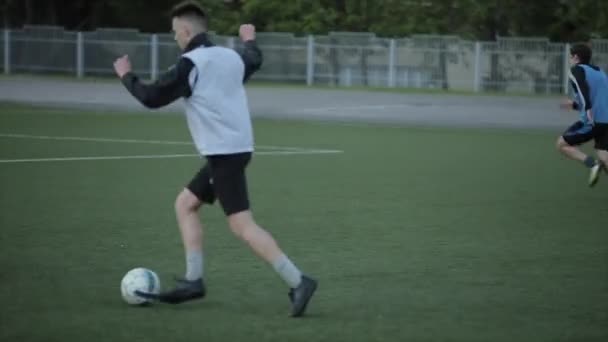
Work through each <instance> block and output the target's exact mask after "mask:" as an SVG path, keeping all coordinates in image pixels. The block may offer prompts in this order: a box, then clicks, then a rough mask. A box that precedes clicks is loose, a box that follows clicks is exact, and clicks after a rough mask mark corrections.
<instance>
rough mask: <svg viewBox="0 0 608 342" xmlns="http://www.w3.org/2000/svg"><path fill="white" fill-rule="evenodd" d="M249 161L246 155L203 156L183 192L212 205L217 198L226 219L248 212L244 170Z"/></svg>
mask: <svg viewBox="0 0 608 342" xmlns="http://www.w3.org/2000/svg"><path fill="white" fill-rule="evenodd" d="M250 160H251V153H250V152H245V153H236V154H226V155H215V156H207V164H206V165H205V166H203V167H202V168H201V169H200V170H199V172H198V173H197V174H196V176H194V178H193V179H192V180H191V181H190V183H189V184H188V186H187V188H188V190H190V191H191V192H192V193H193V194H194V195H195V196H196V197H197V198H198V199H199V200H200V201H201V202H204V203H208V204H213V203H214V202H215V199H216V198H217V199H218V200H219V202H220V205H221V206H222V209H223V210H224V213H225V214H226V216H230V215H232V214H236V213H239V212H241V211H245V210H249V196H248V192H247V177H246V176H245V169H246V168H247V165H248V164H249V161H250Z"/></svg>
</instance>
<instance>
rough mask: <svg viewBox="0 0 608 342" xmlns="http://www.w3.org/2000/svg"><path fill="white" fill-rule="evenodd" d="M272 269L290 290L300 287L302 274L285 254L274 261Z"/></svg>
mask: <svg viewBox="0 0 608 342" xmlns="http://www.w3.org/2000/svg"><path fill="white" fill-rule="evenodd" d="M272 267H273V268H274V270H275V271H276V272H277V273H278V274H279V275H280V276H281V278H282V279H283V280H284V281H285V282H286V283H287V285H289V287H290V288H296V287H298V285H300V281H301V280H302V272H300V270H299V269H298V268H297V267H296V265H294V264H293V263H292V262H291V260H289V258H287V256H286V255H285V254H282V255H281V256H280V257H278V258H277V259H276V260H275V261H273V262H272Z"/></svg>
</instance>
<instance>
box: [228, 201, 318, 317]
mask: <svg viewBox="0 0 608 342" xmlns="http://www.w3.org/2000/svg"><path fill="white" fill-rule="evenodd" d="M228 224H229V225H230V229H231V230H232V232H233V233H234V234H235V235H236V236H237V237H239V238H240V239H241V240H242V241H244V242H246V243H247V244H248V245H249V247H250V248H251V249H252V250H253V251H254V252H255V253H256V254H257V255H258V256H259V257H260V258H262V259H263V260H265V261H266V262H268V263H269V264H271V265H272V267H273V268H274V270H275V271H276V272H277V273H278V274H279V276H280V277H281V278H282V279H283V280H284V281H285V282H286V283H287V285H288V286H289V287H290V289H291V290H290V291H289V298H290V299H291V302H292V312H291V315H292V316H294V317H299V316H301V315H303V314H304V312H305V310H306V306H307V305H308V302H309V301H310V299H311V298H312V296H313V294H314V292H315V290H316V289H317V282H316V281H315V280H314V279H311V278H309V277H307V276H305V275H302V273H301V272H300V270H299V269H298V268H297V267H296V266H295V265H294V264H293V263H292V262H291V260H289V258H288V257H287V256H286V255H285V254H284V253H283V251H282V250H281V249H280V248H279V246H278V244H277V242H276V241H275V239H274V238H273V237H272V235H270V233H268V232H267V231H266V230H265V229H263V228H262V227H260V226H259V225H258V224H257V223H256V222H255V220H254V219H253V215H252V214H251V211H249V210H246V211H242V212H239V213H236V214H232V215H230V216H228Z"/></svg>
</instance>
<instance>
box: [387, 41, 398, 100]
mask: <svg viewBox="0 0 608 342" xmlns="http://www.w3.org/2000/svg"><path fill="white" fill-rule="evenodd" d="M396 47H397V44H396V42H395V40H394V39H391V40H390V43H389V47H388V86H389V87H390V88H394V87H395V54H396V50H397V49H396Z"/></svg>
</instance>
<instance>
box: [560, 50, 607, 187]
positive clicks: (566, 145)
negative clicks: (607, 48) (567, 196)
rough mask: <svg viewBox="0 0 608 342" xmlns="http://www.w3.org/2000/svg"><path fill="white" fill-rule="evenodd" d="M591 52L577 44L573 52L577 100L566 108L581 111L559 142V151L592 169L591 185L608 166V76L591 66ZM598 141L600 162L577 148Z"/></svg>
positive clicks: (572, 72) (568, 101) (569, 103)
mask: <svg viewBox="0 0 608 342" xmlns="http://www.w3.org/2000/svg"><path fill="white" fill-rule="evenodd" d="M590 62H591V49H590V48H589V47H588V46H587V45H584V44H576V45H574V46H572V48H571V49H570V63H571V64H572V68H571V70H570V74H569V78H570V84H571V86H572V89H573V91H574V95H575V98H576V100H575V101H571V100H567V101H564V102H563V103H562V105H561V106H562V108H566V109H568V108H569V109H574V110H578V111H579V112H580V118H579V121H577V122H575V123H574V124H573V125H572V126H570V127H569V128H568V129H567V130H566V131H565V132H564V134H563V135H562V136H560V137H559V138H558V140H557V148H558V150H559V151H561V152H562V153H563V154H564V155H566V156H567V157H569V158H571V159H574V160H578V161H580V162H582V163H583V164H584V165H585V166H586V167H588V168H589V169H590V173H589V186H591V187H592V186H594V185H595V184H596V183H597V181H598V180H599V175H600V171H601V169H602V163H603V164H604V165H608V161H607V159H606V157H607V155H606V153H607V152H606V150H608V142H607V141H606V137H605V135H606V124H607V123H608V83H607V81H606V74H605V73H604V72H603V71H602V70H600V69H599V68H598V67H596V66H594V65H591V64H590ZM593 139H595V148H596V150H597V154H598V158H599V161H597V160H595V159H594V158H593V157H591V156H588V155H586V154H585V153H584V152H582V151H581V150H580V149H578V147H577V146H579V145H582V144H584V143H586V142H588V141H591V140H593Z"/></svg>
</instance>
